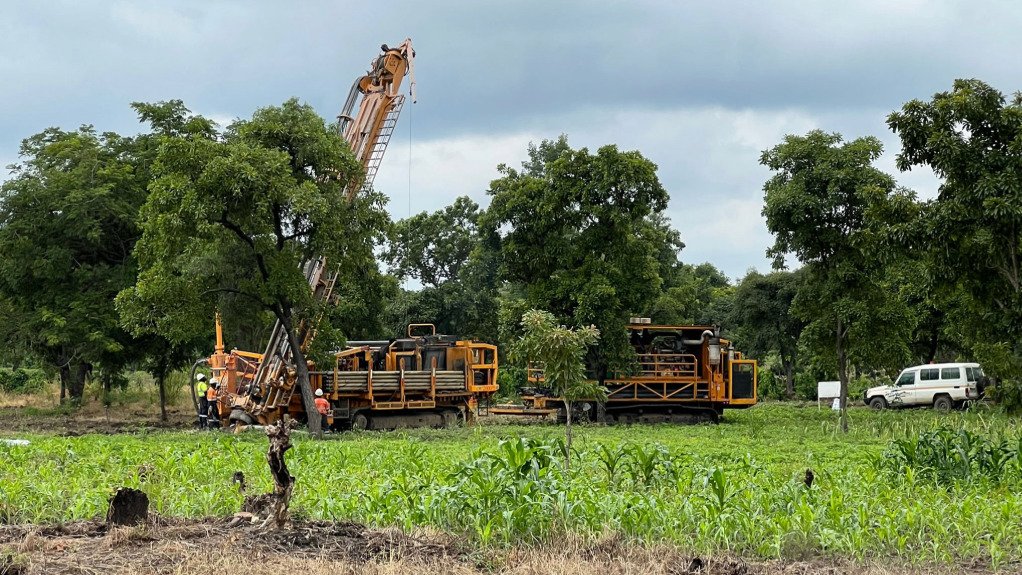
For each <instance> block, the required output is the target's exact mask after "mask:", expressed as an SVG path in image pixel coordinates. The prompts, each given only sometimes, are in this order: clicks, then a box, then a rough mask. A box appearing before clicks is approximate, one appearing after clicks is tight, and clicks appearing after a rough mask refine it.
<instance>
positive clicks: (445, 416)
mask: <svg viewBox="0 0 1022 575" xmlns="http://www.w3.org/2000/svg"><path fill="white" fill-rule="evenodd" d="M440 417H441V418H442V420H443V427H444V429H451V428H453V427H458V425H460V424H461V423H462V417H461V411H459V410H455V409H448V410H445V411H444V412H443V413H441V414H440Z"/></svg>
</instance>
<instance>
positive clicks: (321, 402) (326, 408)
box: [316, 389, 330, 431]
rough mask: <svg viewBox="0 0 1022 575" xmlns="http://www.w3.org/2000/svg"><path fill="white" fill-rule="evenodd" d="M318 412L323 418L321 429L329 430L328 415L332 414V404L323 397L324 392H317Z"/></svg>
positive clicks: (320, 390)
mask: <svg viewBox="0 0 1022 575" xmlns="http://www.w3.org/2000/svg"><path fill="white" fill-rule="evenodd" d="M316 411H318V412H319V417H320V418H321V420H320V421H321V423H320V429H322V430H324V431H326V430H327V414H329V413H330V402H329V401H327V400H326V398H325V397H323V390H322V389H317V390H316Z"/></svg>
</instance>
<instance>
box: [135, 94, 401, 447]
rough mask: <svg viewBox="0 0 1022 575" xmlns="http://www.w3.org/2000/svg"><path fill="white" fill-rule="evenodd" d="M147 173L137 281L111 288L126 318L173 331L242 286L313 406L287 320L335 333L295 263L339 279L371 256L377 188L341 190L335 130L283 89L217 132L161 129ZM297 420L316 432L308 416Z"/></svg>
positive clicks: (345, 165)
mask: <svg viewBox="0 0 1022 575" xmlns="http://www.w3.org/2000/svg"><path fill="white" fill-rule="evenodd" d="M154 175H155V179H154V180H153V182H152V183H151V184H150V186H149V188H150V194H149V197H148V200H147V201H146V204H145V205H144V207H143V208H142V212H141V213H142V230H143V234H142V238H141V239H140V240H139V242H138V245H137V247H136V250H135V253H136V255H137V257H138V260H139V266H140V270H139V276H138V281H137V283H136V284H135V286H134V287H132V288H130V289H127V290H124V291H123V292H122V293H121V295H120V296H118V301H119V304H120V305H122V306H124V307H125V309H126V310H136V311H135V313H130V316H131V323H132V324H133V325H134V327H135V329H136V330H138V331H140V332H152V333H159V334H161V335H163V336H165V337H167V338H168V339H170V340H171V341H184V340H185V339H186V338H187V337H188V335H189V334H191V333H194V332H195V331H196V330H197V329H200V326H201V325H203V323H204V322H208V321H209V318H211V317H213V314H214V311H215V309H216V308H217V306H218V304H219V303H221V301H223V299H224V298H225V296H228V295H232V296H237V297H241V298H244V299H245V300H247V301H248V302H249V304H250V305H251V306H254V307H258V308H261V309H265V310H267V311H269V312H270V313H272V314H273V316H274V318H275V319H276V320H277V321H278V322H280V324H281V326H282V327H283V329H284V330H285V332H286V334H287V338H288V340H289V343H290V347H291V352H292V360H293V363H294V368H295V370H296V378H297V384H298V386H299V389H300V390H301V394H302V400H303V405H304V406H305V410H306V413H315V411H316V410H315V405H314V403H313V399H314V398H313V396H312V390H311V388H310V386H309V374H308V368H307V364H306V356H305V354H304V353H303V351H302V349H301V344H300V341H299V325H300V324H301V323H302V322H317V321H318V322H319V323H318V330H317V339H318V340H324V339H334V338H336V337H337V336H339V334H338V333H337V332H336V329H335V328H334V326H333V325H332V324H331V323H330V319H331V315H332V314H330V313H326V311H327V307H328V304H327V303H326V302H321V301H317V300H316V299H315V298H314V297H313V294H312V291H311V290H310V289H309V285H308V283H307V281H306V279H305V277H304V274H303V271H302V266H303V264H304V263H305V262H308V261H311V260H312V259H313V258H316V257H319V256H323V257H325V258H326V260H327V262H328V263H329V265H330V266H331V267H332V268H333V269H336V270H338V272H339V274H340V276H341V280H342V281H343V280H344V279H345V278H350V277H352V276H354V275H355V272H357V271H358V270H360V269H364V268H366V267H369V266H375V260H374V258H373V247H374V246H375V245H377V244H378V243H380V240H381V239H382V233H383V230H384V229H385V228H386V224H387V221H386V215H385V213H384V211H383V209H382V202H383V200H382V198H381V196H379V195H378V194H369V195H366V196H362V197H359V198H357V199H356V200H355V201H354V202H350V203H349V202H347V201H345V199H344V194H343V189H344V186H345V185H346V184H347V183H348V182H350V181H352V180H354V179H357V178H359V177H360V175H361V174H360V167H359V165H358V162H357V161H356V160H355V158H354V157H353V156H352V154H351V153H350V151H349V150H348V148H347V146H346V145H345V144H344V141H343V139H342V138H341V137H340V135H338V134H337V133H336V132H335V131H334V130H332V129H330V128H328V127H327V125H326V124H325V123H324V121H323V119H322V118H320V117H319V116H318V115H317V114H316V113H315V112H314V111H313V110H312V108H311V107H309V106H307V105H303V104H299V103H298V101H297V100H294V99H292V100H289V101H287V102H285V103H284V104H283V105H282V106H278V107H269V108H262V109H260V110H257V111H256V113H255V114H254V115H253V116H252V119H250V120H244V121H238V122H236V123H235V124H233V125H231V126H230V127H228V128H227V129H226V130H225V131H224V132H222V133H213V134H189V135H168V136H164V137H162V139H161V142H160V147H159V155H158V157H157V161H156V164H155V167H154ZM143 311H144V313H143ZM320 318H323V319H322V321H320ZM309 427H310V430H311V431H312V432H313V433H318V431H319V429H318V428H319V419H318V418H316V417H310V418H309Z"/></svg>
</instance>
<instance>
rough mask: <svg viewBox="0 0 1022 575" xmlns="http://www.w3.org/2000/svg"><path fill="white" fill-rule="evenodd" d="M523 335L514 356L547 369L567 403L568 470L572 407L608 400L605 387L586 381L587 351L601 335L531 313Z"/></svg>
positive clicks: (525, 320)
mask: <svg viewBox="0 0 1022 575" xmlns="http://www.w3.org/2000/svg"><path fill="white" fill-rule="evenodd" d="M522 332H523V335H522V339H521V340H519V341H518V343H517V345H516V346H515V348H513V350H512V351H513V354H514V355H516V356H519V357H520V358H522V359H525V361H526V362H527V363H531V362H535V363H537V364H538V365H541V366H543V378H544V383H545V384H546V385H547V386H548V387H549V388H550V389H551V391H552V392H553V393H554V395H555V396H556V397H560V398H563V399H564V402H565V415H566V417H567V424H566V425H565V436H566V438H567V442H566V443H567V450H566V451H565V459H564V461H565V465H566V466H567V465H570V461H571V420H572V410H573V408H572V403H573V402H575V401H579V400H581V399H595V400H597V401H603V400H605V399H606V391H604V388H603V386H602V385H600V384H599V383H597V382H594V381H591V380H589V378H588V377H586V365H585V355H586V351H587V350H588V349H589V348H590V347H592V346H594V345H596V342H597V341H599V339H600V331H599V330H598V329H596V326H592V325H590V326H586V327H581V328H578V329H574V330H573V329H569V328H566V327H564V326H563V325H557V319H556V318H555V317H554V316H553V314H551V313H550V312H546V311H539V310H530V311H527V312H525V315H523V316H522Z"/></svg>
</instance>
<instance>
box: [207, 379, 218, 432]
mask: <svg viewBox="0 0 1022 575" xmlns="http://www.w3.org/2000/svg"><path fill="white" fill-rule="evenodd" d="M219 389H220V382H219V380H217V378H215V377H214V378H212V379H210V380H209V388H208V389H206V401H207V402H209V427H210V428H211V429H216V428H218V427H220V406H219V404H218V403H217V399H216V396H217V391H218V390H219Z"/></svg>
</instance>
